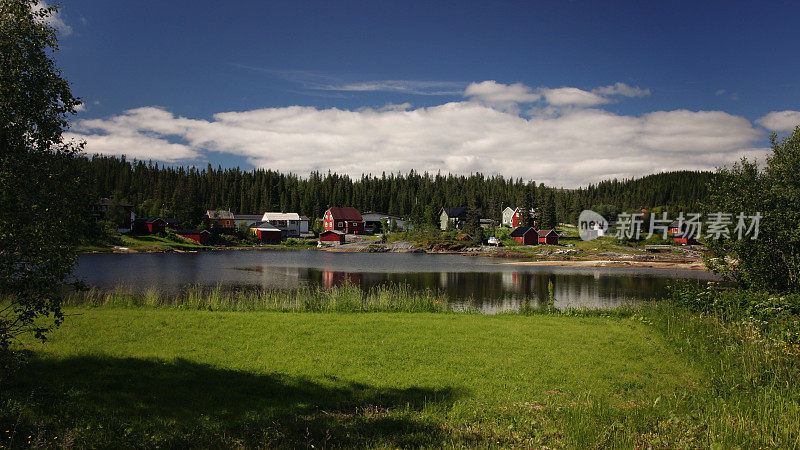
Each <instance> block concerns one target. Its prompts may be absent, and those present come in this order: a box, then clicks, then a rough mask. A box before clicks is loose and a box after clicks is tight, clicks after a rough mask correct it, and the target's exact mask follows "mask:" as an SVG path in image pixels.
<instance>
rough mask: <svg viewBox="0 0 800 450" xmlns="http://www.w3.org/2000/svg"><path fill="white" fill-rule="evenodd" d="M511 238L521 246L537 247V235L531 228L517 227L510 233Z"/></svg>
mask: <svg viewBox="0 0 800 450" xmlns="http://www.w3.org/2000/svg"><path fill="white" fill-rule="evenodd" d="M511 237H512V238H514V240H515V241H517V242H519V243H520V244H522V245H537V244H538V243H539V233H537V232H536V230H535V229H534V228H533V227H517V228H516V229H514V231H512V232H511Z"/></svg>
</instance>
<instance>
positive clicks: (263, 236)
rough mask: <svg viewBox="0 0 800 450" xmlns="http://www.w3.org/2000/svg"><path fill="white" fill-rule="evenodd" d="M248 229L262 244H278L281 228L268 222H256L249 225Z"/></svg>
mask: <svg viewBox="0 0 800 450" xmlns="http://www.w3.org/2000/svg"><path fill="white" fill-rule="evenodd" d="M250 231H252V232H253V234H255V235H256V237H257V238H258V240H259V241H261V242H262V243H264V244H280V243H281V233H282V232H281V230H280V228H278V227H276V226H275V225H273V224H272V223H270V222H257V223H254V224H253V225H252V226H251V227H250Z"/></svg>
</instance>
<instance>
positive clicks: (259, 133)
mask: <svg viewBox="0 0 800 450" xmlns="http://www.w3.org/2000/svg"><path fill="white" fill-rule="evenodd" d="M494 88H496V86H493V85H492V84H485V85H483V87H482V88H480V89H477V90H476V91H472V92H473V93H474V95H472V96H471V97H470V98H475V97H477V96H479V95H483V96H484V97H488V98H493V97H492V96H491V95H489V94H490V93H492V89H494ZM496 91H497V92H496V94H497V96H496V97H494V99H495V100H496V101H500V100H502V99H503V98H507V97H514V98H520V97H519V96H522V97H521V98H529V97H525V96H531V95H535V94H533V93H532V92H531V91H526V90H524V89H521V90H519V89H518V90H516V91H511V92H509V91H508V90H504V89H496ZM500 94H503V95H500ZM504 95H505V97H504ZM515 96H517V97H515ZM500 103H502V102H500ZM73 130H74V132H73V133H71V135H70V137H73V138H80V139H85V140H86V142H87V145H86V151H87V152H88V153H105V154H114V155H120V154H125V155H128V156H129V157H135V158H139V159H153V160H160V161H169V162H175V161H184V162H190V161H197V160H201V159H202V158H203V157H204V154H205V152H208V151H214V152H222V153H228V154H233V155H239V156H243V157H245V158H246V159H247V160H248V161H249V162H251V163H252V164H254V165H255V166H257V167H264V168H272V169H277V170H282V171H291V172H294V173H298V174H307V173H308V172H310V171H312V170H321V171H327V170H331V171H336V172H339V173H347V174H350V175H351V176H356V177H357V176H360V175H361V174H362V173H373V174H379V173H381V172H384V171H386V172H389V171H392V172H396V171H403V172H405V171H408V170H410V169H414V170H418V171H430V172H436V171H442V172H449V173H460V174H464V173H470V172H475V171H480V172H483V173H487V174H494V173H499V174H502V175H504V176H510V177H522V178H525V179H533V180H536V181H537V182H544V183H547V184H551V185H556V186H566V187H575V186H579V185H586V184H588V183H592V182H597V181H600V180H603V179H607V178H610V177H632V176H641V175H645V174H649V173H654V172H659V171H666V170H676V169H688V170H695V169H713V168H715V167H717V166H720V165H724V164H730V163H732V162H734V161H736V160H737V159H739V158H740V157H742V156H747V157H749V158H754V157H761V156H763V155H764V154H765V153H766V152H767V149H764V148H756V146H755V143H756V142H758V141H759V140H760V139H761V137H763V132H762V131H759V130H758V129H755V128H754V127H753V126H752V124H751V123H750V122H749V121H748V120H747V119H744V118H742V117H739V116H735V115H731V114H728V113H725V112H721V111H699V112H693V111H684V110H678V111H656V112H652V113H649V114H645V115H643V116H627V115H620V114H615V113H611V112H608V111H605V110H601V109H597V108H577V109H568V110H565V111H564V112H563V113H561V114H559V115H557V116H536V117H521V116H519V115H518V114H515V113H513V112H507V111H504V110H502V109H500V108H497V107H492V106H489V105H487V104H484V103H482V102H479V101H472V100H468V101H460V102H450V103H444V104H441V105H438V106H432V107H425V108H416V109H413V108H410V107H409V105H396V106H390V107H387V108H380V109H374V108H364V109H360V110H346V109H338V108H326V109H319V108H314V107H307V106H288V107H280V108H265V109H256V110H250V111H235V112H223V113H218V114H215V115H214V116H213V118H212V119H211V120H201V119H191V118H186V117H180V116H176V115H174V114H172V113H171V112H169V111H167V110H165V109H163V108H157V107H145V108H137V109H133V110H129V111H126V112H124V113H123V114H120V115H117V116H113V117H110V118H106V119H93V120H78V121H77V122H76V123H75V124H74V126H73Z"/></svg>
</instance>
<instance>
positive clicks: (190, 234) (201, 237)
mask: <svg viewBox="0 0 800 450" xmlns="http://www.w3.org/2000/svg"><path fill="white" fill-rule="evenodd" d="M175 234H177V235H178V236H180V237H182V238H184V239H189V240H192V241H195V242H197V243H198V244H200V245H208V244H209V243H210V242H211V233H210V232H209V231H208V230H178V231H176V232H175Z"/></svg>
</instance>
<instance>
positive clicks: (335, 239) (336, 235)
mask: <svg viewBox="0 0 800 450" xmlns="http://www.w3.org/2000/svg"><path fill="white" fill-rule="evenodd" d="M319 241H320V242H328V243H332V244H344V242H345V238H344V233H343V232H341V231H337V230H326V231H323V232H322V233H320V234H319Z"/></svg>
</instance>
